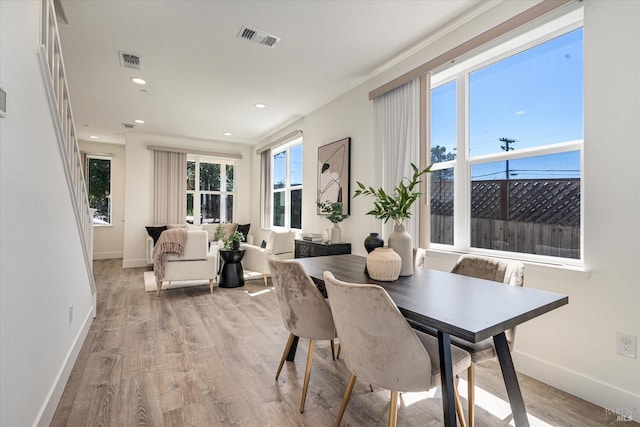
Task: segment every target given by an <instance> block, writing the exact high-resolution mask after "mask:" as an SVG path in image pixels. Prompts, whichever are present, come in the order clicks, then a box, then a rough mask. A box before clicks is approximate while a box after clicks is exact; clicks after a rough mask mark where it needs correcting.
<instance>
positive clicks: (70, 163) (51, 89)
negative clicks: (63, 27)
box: [38, 0, 96, 295]
mask: <svg viewBox="0 0 640 427" xmlns="http://www.w3.org/2000/svg"><path fill="white" fill-rule="evenodd" d="M41 24H42V25H41V42H42V44H41V45H40V48H39V52H38V55H39V58H40V67H41V70H42V72H43V77H44V81H45V86H46V89H47V97H48V99H49V106H50V110H51V115H52V117H53V122H54V127H55V130H56V136H57V140H58V148H59V149H60V156H61V158H62V163H63V166H64V171H65V175H66V179H67V185H68V186H69V193H70V195H71V201H72V204H73V210H74V214H75V217H76V224H77V226H78V232H79V234H80V237H81V238H80V241H81V245H82V252H83V254H84V261H85V265H86V268H87V273H88V276H89V281H90V285H91V292H92V293H93V294H94V295H95V292H96V286H95V280H94V277H93V219H92V217H91V213H90V210H89V200H88V198H87V187H86V185H85V182H84V175H83V168H82V160H81V159H82V157H81V155H80V150H79V148H78V141H77V137H76V128H75V124H74V121H73V113H72V111H71V101H70V98H69V89H68V86H67V79H66V73H65V69H64V61H63V59H62V49H61V46H60V37H59V34H58V23H57V18H56V11H55V7H54V2H53V0H42V19H41Z"/></svg>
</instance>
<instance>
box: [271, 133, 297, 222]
mask: <svg viewBox="0 0 640 427" xmlns="http://www.w3.org/2000/svg"><path fill="white" fill-rule="evenodd" d="M301 141H302V140H301V139H296V140H294V141H292V142H291V143H290V144H287V145H286V146H283V147H279V148H278V149H276V150H273V151H272V165H271V171H272V177H271V203H272V204H271V206H272V212H271V218H272V226H274V227H285V228H294V229H298V230H299V229H302V142H301Z"/></svg>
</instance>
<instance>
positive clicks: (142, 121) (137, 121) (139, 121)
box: [134, 119, 144, 124]
mask: <svg viewBox="0 0 640 427" xmlns="http://www.w3.org/2000/svg"><path fill="white" fill-rule="evenodd" d="M134 122H136V123H140V124H143V123H144V120H140V119H135V120H134Z"/></svg>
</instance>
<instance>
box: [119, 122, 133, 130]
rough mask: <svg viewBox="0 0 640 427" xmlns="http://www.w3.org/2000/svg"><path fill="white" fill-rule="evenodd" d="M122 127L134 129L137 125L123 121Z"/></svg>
mask: <svg viewBox="0 0 640 427" xmlns="http://www.w3.org/2000/svg"><path fill="white" fill-rule="evenodd" d="M122 127H123V128H125V129H133V128H135V127H136V125H134V124H133V123H123V124H122Z"/></svg>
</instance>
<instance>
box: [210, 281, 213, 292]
mask: <svg viewBox="0 0 640 427" xmlns="http://www.w3.org/2000/svg"><path fill="white" fill-rule="evenodd" d="M209 293H210V294H212V293H213V279H209Z"/></svg>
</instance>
